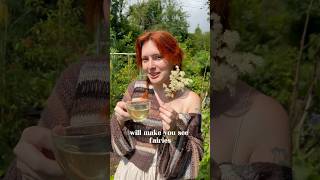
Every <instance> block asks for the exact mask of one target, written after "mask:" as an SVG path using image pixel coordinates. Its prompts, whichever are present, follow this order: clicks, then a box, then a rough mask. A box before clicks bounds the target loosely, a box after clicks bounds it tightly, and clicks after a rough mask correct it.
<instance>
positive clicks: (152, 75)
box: [149, 72, 160, 79]
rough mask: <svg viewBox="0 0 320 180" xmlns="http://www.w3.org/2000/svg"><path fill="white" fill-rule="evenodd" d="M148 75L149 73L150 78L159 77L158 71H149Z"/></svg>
mask: <svg viewBox="0 0 320 180" xmlns="http://www.w3.org/2000/svg"><path fill="white" fill-rule="evenodd" d="M149 75H150V78H151V79H156V78H158V77H159V75H160V72H157V73H149Z"/></svg>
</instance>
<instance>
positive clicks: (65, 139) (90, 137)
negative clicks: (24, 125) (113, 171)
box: [53, 124, 111, 180]
mask: <svg viewBox="0 0 320 180" xmlns="http://www.w3.org/2000/svg"><path fill="white" fill-rule="evenodd" d="M106 130H107V126H106V125H105V124H93V125H85V126H69V127H65V128H63V129H62V130H60V131H56V132H55V131H53V142H54V146H55V150H54V153H55V157H56V159H57V161H58V163H59V165H60V166H61V167H62V169H63V171H64V172H65V175H66V176H67V177H68V179H70V180H105V179H107V178H108V177H109V176H110V173H109V152H110V150H111V149H110V142H109V143H108V140H107V132H106Z"/></svg>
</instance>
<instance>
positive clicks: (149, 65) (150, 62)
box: [148, 57, 155, 69]
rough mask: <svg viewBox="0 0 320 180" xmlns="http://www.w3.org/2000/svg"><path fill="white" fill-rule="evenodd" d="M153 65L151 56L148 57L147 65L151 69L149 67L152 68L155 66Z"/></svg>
mask: <svg viewBox="0 0 320 180" xmlns="http://www.w3.org/2000/svg"><path fill="white" fill-rule="evenodd" d="M154 65H155V64H154V62H153V60H152V58H151V57H149V63H148V67H149V68H150V69H151V68H154V67H155V66H154Z"/></svg>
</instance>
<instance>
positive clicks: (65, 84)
mask: <svg viewBox="0 0 320 180" xmlns="http://www.w3.org/2000/svg"><path fill="white" fill-rule="evenodd" d="M82 64H83V62H81V63H75V64H72V65H70V66H69V67H68V68H67V69H66V70H64V71H63V72H62V74H61V76H60V77H59V78H58V80H57V82H56V84H55V87H54V89H53V91H52V93H51V94H50V96H49V98H48V100H47V102H46V106H45V108H44V110H43V111H42V113H41V118H40V121H39V125H40V126H43V127H47V128H50V129H51V128H53V127H54V126H56V125H57V124H62V125H68V124H69V123H70V112H71V109H72V105H73V102H74V97H75V93H76V87H77V81H78V77H79V72H80V69H81V66H82Z"/></svg>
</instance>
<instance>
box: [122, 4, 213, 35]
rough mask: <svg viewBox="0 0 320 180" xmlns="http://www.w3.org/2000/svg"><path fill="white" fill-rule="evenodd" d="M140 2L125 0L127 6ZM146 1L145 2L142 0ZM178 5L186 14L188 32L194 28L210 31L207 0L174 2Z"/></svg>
mask: <svg viewBox="0 0 320 180" xmlns="http://www.w3.org/2000/svg"><path fill="white" fill-rule="evenodd" d="M138 1H140V2H142V1H143V0H127V3H128V5H131V4H134V3H136V2H138ZM144 1H147V0H144ZM176 1H177V2H178V3H179V5H181V7H182V8H183V10H184V11H186V12H187V15H188V18H187V21H188V23H189V29H188V31H189V32H194V30H195V28H196V27H197V26H198V24H199V27H200V28H201V30H202V32H208V31H209V30H210V24H209V21H208V18H209V15H208V11H209V10H208V9H209V8H208V6H207V4H206V2H207V0H176Z"/></svg>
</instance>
